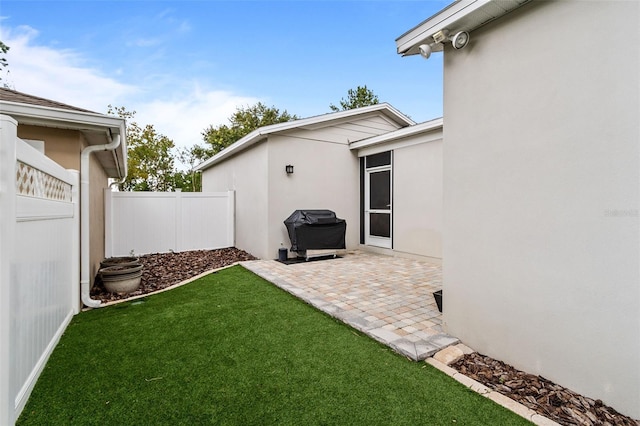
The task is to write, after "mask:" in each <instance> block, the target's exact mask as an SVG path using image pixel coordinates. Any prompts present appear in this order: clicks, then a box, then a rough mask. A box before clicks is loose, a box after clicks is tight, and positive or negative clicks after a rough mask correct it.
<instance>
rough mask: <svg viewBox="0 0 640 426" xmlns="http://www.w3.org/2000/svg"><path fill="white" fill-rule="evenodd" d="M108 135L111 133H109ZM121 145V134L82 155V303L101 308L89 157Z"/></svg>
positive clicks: (87, 149)
mask: <svg viewBox="0 0 640 426" xmlns="http://www.w3.org/2000/svg"><path fill="white" fill-rule="evenodd" d="M107 137H109V134H108V133H107ZM118 146H120V135H115V136H114V138H113V140H112V141H111V142H110V143H108V144H106V145H90V146H88V147H86V148H85V149H83V150H82V154H81V155H80V295H81V298H82V303H84V304H85V305H86V306H88V307H90V308H99V307H100V306H102V302H100V301H99V300H95V299H92V298H91V294H90V292H91V287H90V285H89V284H90V281H89V278H90V275H89V272H90V268H91V265H90V256H89V242H90V238H89V210H90V209H89V181H90V179H89V159H90V158H89V157H90V156H91V154H92V153H94V152H96V151H113V150H114V149H116V148H117V147H118Z"/></svg>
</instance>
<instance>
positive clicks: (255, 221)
mask: <svg viewBox="0 0 640 426" xmlns="http://www.w3.org/2000/svg"><path fill="white" fill-rule="evenodd" d="M267 167H268V162H267V144H266V143H265V142H262V143H259V144H257V145H254V146H253V147H251V148H249V149H248V150H246V151H244V152H242V153H241V155H235V156H233V157H231V158H229V159H228V160H226V161H223V162H221V163H219V164H216V166H215V167H211V168H209V169H207V170H205V171H203V172H202V191H203V192H218V191H235V199H236V205H235V215H236V218H235V219H236V238H235V239H236V247H237V248H239V249H242V250H245V251H247V252H249V253H251V254H253V255H254V256H257V257H260V258H267V259H268V258H271V257H273V254H272V253H271V252H270V251H268V250H267V244H266V242H267V217H268V216H267V215H268V208H267V205H268V204H267V200H268V199H267V196H268V191H267V187H268V181H267Z"/></svg>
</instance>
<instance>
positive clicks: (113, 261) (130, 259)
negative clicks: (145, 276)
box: [100, 256, 140, 268]
mask: <svg viewBox="0 0 640 426" xmlns="http://www.w3.org/2000/svg"><path fill="white" fill-rule="evenodd" d="M132 265H140V258H138V257H135V256H124V257H109V258H106V259H104V260H103V261H102V262H100V268H108V267H109V266H132Z"/></svg>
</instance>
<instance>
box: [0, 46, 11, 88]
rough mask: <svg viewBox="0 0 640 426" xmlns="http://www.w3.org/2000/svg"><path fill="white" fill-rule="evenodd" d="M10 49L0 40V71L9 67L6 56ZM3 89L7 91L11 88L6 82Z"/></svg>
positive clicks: (0, 78)
mask: <svg viewBox="0 0 640 426" xmlns="http://www.w3.org/2000/svg"><path fill="white" fill-rule="evenodd" d="M9 49H11V48H10V47H9V46H7V45H6V44H4V43H3V42H2V41H1V40H0V54H1V55H2V56H0V71H4V69H5V68H6V67H8V66H9V62H8V61H7V58H6V57H5V56H4V55H5V54H6V53H7V52H8V51H9ZM0 81H2V76H0ZM2 87H4V88H5V89H6V88H9V85H8V84H7V83H6V82H4V83H2Z"/></svg>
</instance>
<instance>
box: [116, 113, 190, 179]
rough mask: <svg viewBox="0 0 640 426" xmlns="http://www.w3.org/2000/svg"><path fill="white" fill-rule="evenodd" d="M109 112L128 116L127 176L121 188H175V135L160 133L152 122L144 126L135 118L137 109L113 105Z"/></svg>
mask: <svg viewBox="0 0 640 426" xmlns="http://www.w3.org/2000/svg"><path fill="white" fill-rule="evenodd" d="M108 114H112V115H118V116H119V117H121V118H124V119H127V120H128V121H127V157H128V162H127V165H128V167H127V168H128V173H127V178H126V179H125V180H124V182H122V183H121V184H120V185H119V188H120V190H121V191H171V190H175V188H176V173H177V172H176V170H175V167H174V157H173V155H172V153H171V150H172V149H174V147H175V145H174V143H173V141H172V140H171V139H169V138H168V137H166V136H164V135H161V134H159V133H158V132H157V131H156V130H155V129H154V127H153V125H151V124H147V125H146V126H144V127H140V126H139V125H138V124H137V123H136V122H134V121H133V119H134V117H135V114H136V112H135V111H127V110H126V109H125V108H124V107H112V106H111V105H109V109H108Z"/></svg>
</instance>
